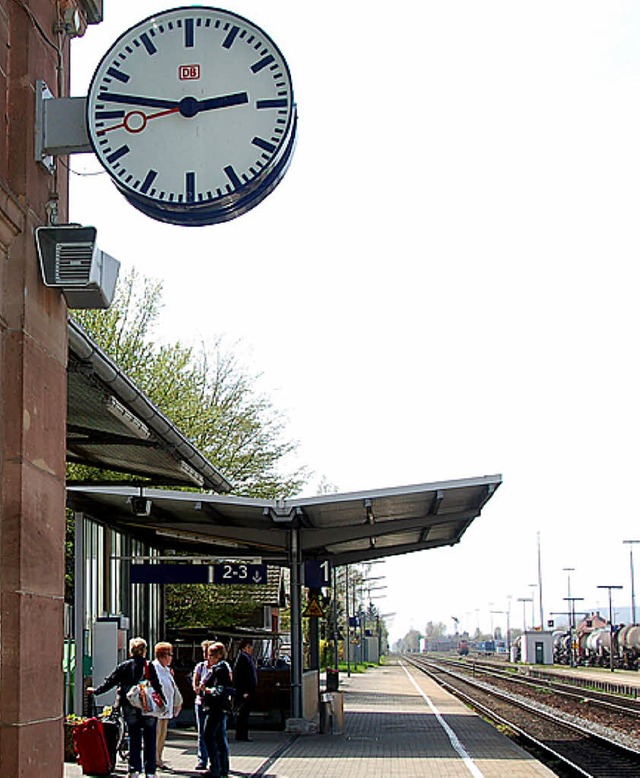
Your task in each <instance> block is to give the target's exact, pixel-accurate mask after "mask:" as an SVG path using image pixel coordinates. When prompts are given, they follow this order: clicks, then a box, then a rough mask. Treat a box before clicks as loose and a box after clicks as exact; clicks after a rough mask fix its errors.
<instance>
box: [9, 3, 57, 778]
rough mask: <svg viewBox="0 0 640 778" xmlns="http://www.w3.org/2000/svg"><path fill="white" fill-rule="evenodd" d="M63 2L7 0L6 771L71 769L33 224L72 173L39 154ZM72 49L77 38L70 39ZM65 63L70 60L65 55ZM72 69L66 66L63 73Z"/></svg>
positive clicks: (50, 365) (51, 417)
mask: <svg viewBox="0 0 640 778" xmlns="http://www.w3.org/2000/svg"><path fill="white" fill-rule="evenodd" d="M55 5H56V4H55V3H52V2H50V0H30V1H29V2H28V3H25V4H20V3H16V2H15V1H14V0H0V101H1V108H2V116H1V119H2V123H1V124H0V689H1V690H2V691H1V694H0V775H1V776H7V778H22V776H25V778H26V776H43V778H44V777H45V776H46V778H61V776H62V775H63V736H62V717H63V700H62V670H61V667H62V646H63V595H64V524H65V510H64V508H65V484H64V468H65V425H66V408H67V388H66V359H67V320H66V307H65V304H64V301H63V299H62V297H61V295H60V293H59V292H58V291H56V290H49V289H46V288H45V287H44V286H43V285H42V282H41V280H40V274H39V269H38V263H37V257H36V250H35V243H34V237H33V230H34V228H35V227H36V226H39V225H41V224H45V223H46V203H47V201H48V200H49V199H50V198H51V193H52V192H53V190H54V189H57V192H58V195H59V203H60V212H61V220H63V221H64V220H65V219H66V213H67V188H66V183H67V182H66V175H64V174H62V175H61V176H60V177H59V179H57V180H56V179H55V178H54V177H52V176H50V175H49V174H47V173H46V172H44V171H43V170H41V169H40V167H39V166H38V165H36V163H35V162H34V159H33V148H34V145H33V144H34V109H35V82H36V79H44V80H45V81H46V82H47V83H48V84H49V87H50V88H51V90H52V91H53V93H54V94H55V93H56V92H57V83H56V79H57V72H58V71H57V62H56V59H57V54H56V52H55V50H54V49H53V48H52V47H51V46H49V45H48V44H47V43H46V42H45V41H44V40H43V39H42V36H41V34H40V33H39V32H38V31H37V29H36V27H35V26H34V24H33V21H32V18H30V16H29V14H27V13H26V11H25V6H27V7H28V9H29V10H30V11H31V14H32V15H33V16H34V17H35V19H37V21H38V22H39V24H40V26H41V28H42V30H43V31H44V32H45V33H46V34H47V35H48V36H49V37H50V38H51V39H52V40H55V34H54V32H53V26H54V22H55ZM65 49H66V50H67V51H68V45H67V44H65ZM65 59H67V60H68V57H67V56H66V55H65ZM65 72H66V71H65Z"/></svg>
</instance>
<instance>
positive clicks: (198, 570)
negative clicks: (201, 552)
mask: <svg viewBox="0 0 640 778" xmlns="http://www.w3.org/2000/svg"><path fill="white" fill-rule="evenodd" d="M130 576H131V583H132V584H152V583H158V584H181V583H184V584H196V583H197V584H253V585H258V584H266V583H267V566H266V565H250V564H245V563H244V562H233V563H231V562H225V563H224V564H218V565H181V564H173V563H171V564H135V565H131V568H130Z"/></svg>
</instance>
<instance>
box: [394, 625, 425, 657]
mask: <svg viewBox="0 0 640 778" xmlns="http://www.w3.org/2000/svg"><path fill="white" fill-rule="evenodd" d="M395 649H396V651H398V652H399V653H403V652H413V653H415V652H417V651H419V650H420V633H419V632H418V631H417V630H415V629H410V630H409V632H407V634H406V635H405V636H404V637H403V638H401V639H400V640H398V642H397V643H396V645H395Z"/></svg>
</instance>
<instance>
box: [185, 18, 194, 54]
mask: <svg viewBox="0 0 640 778" xmlns="http://www.w3.org/2000/svg"><path fill="white" fill-rule="evenodd" d="M194 45H195V38H194V31H193V19H185V20H184V46H185V48H186V49H192V48H193V47H194Z"/></svg>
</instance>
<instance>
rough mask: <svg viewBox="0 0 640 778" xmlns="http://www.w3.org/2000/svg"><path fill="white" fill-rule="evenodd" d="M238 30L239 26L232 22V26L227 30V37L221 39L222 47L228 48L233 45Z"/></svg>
mask: <svg viewBox="0 0 640 778" xmlns="http://www.w3.org/2000/svg"><path fill="white" fill-rule="evenodd" d="M239 32H240V28H239V27H238V26H237V25H235V24H234V25H233V27H232V28H231V29H230V30H229V33H228V34H227V37H226V38H225V39H224V40H223V41H222V48H223V49H230V48H231V47H232V46H233V42H234V41H235V39H236V38H237V37H238V33H239Z"/></svg>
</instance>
